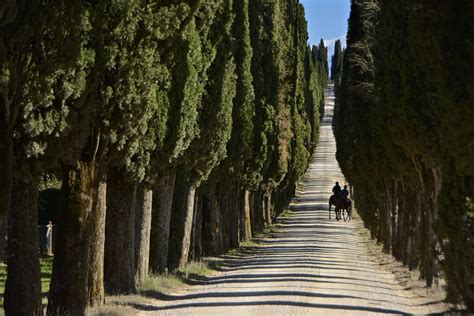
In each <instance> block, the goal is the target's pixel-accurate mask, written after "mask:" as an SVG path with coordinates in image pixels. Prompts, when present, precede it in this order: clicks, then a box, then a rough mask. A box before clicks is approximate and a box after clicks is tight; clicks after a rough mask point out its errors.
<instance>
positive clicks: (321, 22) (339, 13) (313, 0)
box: [300, 0, 351, 55]
mask: <svg viewBox="0 0 474 316" xmlns="http://www.w3.org/2000/svg"><path fill="white" fill-rule="evenodd" d="M300 2H301V3H302V4H303V5H304V7H305V13H306V20H308V33H309V43H310V44H318V43H319V41H320V40H321V38H322V39H324V40H326V41H330V40H333V39H337V38H341V37H342V38H344V39H345V37H346V33H347V19H348V18H349V12H350V7H351V3H350V0H301V1H300ZM326 43H327V44H330V43H328V42H326ZM329 50H330V55H332V51H331V47H329Z"/></svg>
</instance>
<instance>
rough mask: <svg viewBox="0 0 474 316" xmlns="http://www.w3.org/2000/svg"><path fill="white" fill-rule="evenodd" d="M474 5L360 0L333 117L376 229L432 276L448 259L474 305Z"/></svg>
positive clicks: (343, 156) (454, 281) (455, 281)
mask: <svg viewBox="0 0 474 316" xmlns="http://www.w3.org/2000/svg"><path fill="white" fill-rule="evenodd" d="M375 12H380V14H373V13H375ZM473 12H474V6H473V5H472V4H468V3H463V4H461V3H460V2H459V3H454V2H451V3H448V2H442V3H441V2H440V3H436V4H435V3H433V2H431V1H424V0H420V1H408V0H407V1H402V2H398V3H394V2H393V1H388V0H387V1H384V0H382V1H380V2H377V1H370V0H365V1H364V0H354V1H353V2H352V7H351V16H350V19H349V33H348V48H347V49H346V51H345V53H344V59H343V64H344V66H343V74H342V81H341V85H340V88H339V91H338V95H337V97H338V98H337V102H336V112H335V122H334V129H335V134H336V138H337V144H338V152H337V158H338V160H339V162H340V165H341V168H342V169H343V172H344V174H345V175H346V177H347V178H348V180H349V181H350V182H351V184H352V185H353V186H354V190H355V192H356V196H355V199H356V203H357V205H358V209H359V211H360V214H361V216H362V217H363V219H364V221H365V223H366V225H367V226H368V227H369V228H370V229H371V231H372V233H373V235H374V237H377V238H378V239H379V240H380V241H382V242H383V243H384V249H385V250H386V251H391V252H392V253H393V254H394V255H395V257H397V259H399V260H401V261H403V262H404V263H405V264H407V265H408V266H409V267H410V268H416V267H419V268H420V272H421V275H422V277H424V278H425V279H426V281H427V284H428V285H431V284H432V282H433V280H434V279H435V278H436V277H437V275H438V273H439V271H440V266H441V267H442V268H443V270H444V275H445V277H446V279H447V281H448V282H447V283H448V286H447V290H448V299H449V300H450V301H453V302H464V303H465V304H466V305H467V307H468V309H469V310H472V309H473V308H474V307H473V306H474V303H473V302H474V294H473V293H474V292H473V291H471V290H470V289H471V288H472V286H473V278H472V276H471V272H470V271H472V269H473V268H474V261H473V260H472V251H473V249H474V244H473V242H472V241H471V239H472V234H473V231H472V229H471V227H472V210H473V206H472V198H473V187H472V183H473V181H472V178H473V172H472V170H473V169H472V161H473V159H474V151H473V149H472V145H471V143H472V141H471V138H472V137H470V136H468V135H472V134H473V125H472V124H470V123H469V122H472V120H473V114H472V113H473V111H472V102H473V99H472V95H473V93H472V91H471V90H472V88H471V87H472V81H471V80H470V78H469V75H468V73H471V72H472V71H473V69H472V65H473V63H472V61H473V58H474V50H473V49H472V42H473V40H472V38H473V34H474V29H473V27H472V23H471V22H469V21H470V18H468V17H469V16H470V17H472V14H473ZM426 30H433V32H427V31H426ZM374 35H375V36H374ZM396 219H398V221H396ZM438 241H439V244H440V246H441V248H440V249H438V248H437V243H438ZM439 251H441V253H439V254H440V255H441V256H438V252H439ZM439 259H441V261H439Z"/></svg>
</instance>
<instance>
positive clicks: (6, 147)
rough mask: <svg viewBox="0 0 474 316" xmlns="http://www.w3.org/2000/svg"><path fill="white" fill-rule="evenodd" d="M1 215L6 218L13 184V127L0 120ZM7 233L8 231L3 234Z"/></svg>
mask: <svg viewBox="0 0 474 316" xmlns="http://www.w3.org/2000/svg"><path fill="white" fill-rule="evenodd" d="M0 127H1V128H0V130H1V131H2V132H1V133H0V179H2V185H0V216H3V217H5V218H6V216H7V214H8V211H9V207H10V198H11V194H12V186H13V129H12V128H11V127H9V126H8V125H7V124H2V123H1V122H0ZM1 235H2V236H5V235H6V231H5V232H4V233H3V234H1Z"/></svg>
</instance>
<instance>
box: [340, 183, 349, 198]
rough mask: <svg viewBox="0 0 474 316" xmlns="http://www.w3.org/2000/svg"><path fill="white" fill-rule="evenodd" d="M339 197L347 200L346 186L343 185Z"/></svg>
mask: <svg viewBox="0 0 474 316" xmlns="http://www.w3.org/2000/svg"><path fill="white" fill-rule="evenodd" d="M341 197H343V198H345V199H348V198H349V191H347V185H345V186H344V189H342V190H341Z"/></svg>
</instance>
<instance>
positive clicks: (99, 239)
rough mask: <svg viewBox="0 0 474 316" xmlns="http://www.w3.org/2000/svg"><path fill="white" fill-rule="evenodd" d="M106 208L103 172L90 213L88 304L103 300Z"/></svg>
mask: <svg viewBox="0 0 474 316" xmlns="http://www.w3.org/2000/svg"><path fill="white" fill-rule="evenodd" d="M106 208H107V177H106V175H105V174H104V175H103V176H102V177H101V178H100V180H99V184H98V187H97V191H96V192H95V198H94V203H93V208H92V214H91V217H92V218H91V243H90V250H89V256H90V263H89V286H88V289H87V290H88V291H89V295H88V296H89V305H90V306H101V305H103V304H104V302H105V289H104V252H105V216H106Z"/></svg>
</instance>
